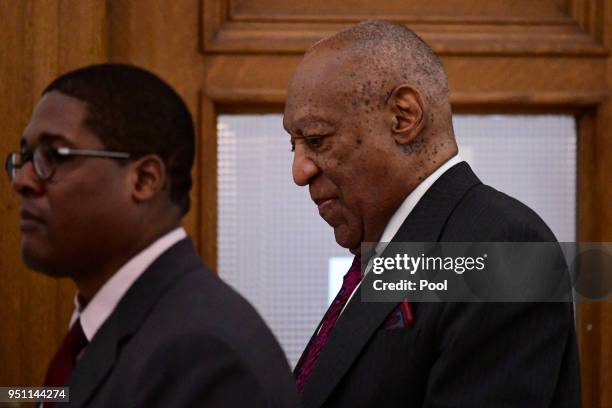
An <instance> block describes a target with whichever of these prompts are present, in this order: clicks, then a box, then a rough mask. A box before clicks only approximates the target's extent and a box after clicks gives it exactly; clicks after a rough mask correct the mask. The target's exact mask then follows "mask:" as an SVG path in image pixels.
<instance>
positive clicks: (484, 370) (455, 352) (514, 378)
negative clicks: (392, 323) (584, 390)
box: [424, 303, 579, 408]
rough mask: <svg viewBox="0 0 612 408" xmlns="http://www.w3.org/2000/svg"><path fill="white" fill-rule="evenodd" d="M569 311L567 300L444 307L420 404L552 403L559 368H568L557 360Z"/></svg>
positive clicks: (565, 340) (562, 351)
mask: <svg viewBox="0 0 612 408" xmlns="http://www.w3.org/2000/svg"><path fill="white" fill-rule="evenodd" d="M571 316H572V311H571V304H568V303H513V304H508V303H457V304H453V303H449V304H447V305H445V309H444V311H443V312H442V315H441V319H440V320H439V335H440V339H439V340H440V342H439V344H440V349H439V350H438V352H439V354H438V357H437V359H436V361H435V363H434V365H433V367H432V369H431V372H430V374H429V381H428V387H427V393H426V398H425V403H424V406H425V407H517V408H518V407H550V406H553V395H554V394H555V387H556V386H558V384H559V383H560V381H559V377H560V375H561V372H562V370H566V369H573V367H562V364H561V362H562V361H564V355H565V354H566V353H567V352H568V348H569V347H572V344H573V343H572V342H571V341H569V339H571V338H572V337H573V336H572V335H571V334H572V333H573V328H572V327H571V326H570V325H571V324H573V322H572V319H571ZM569 354H571V353H569ZM570 386H572V385H571V384H570ZM575 395H579V393H578V392H576V393H575ZM560 403H561V404H562V405H554V406H555V407H556V406H568V407H569V406H572V407H578V406H579V402H578V401H563V402H560Z"/></svg>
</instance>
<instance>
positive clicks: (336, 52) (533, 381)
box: [284, 21, 580, 408]
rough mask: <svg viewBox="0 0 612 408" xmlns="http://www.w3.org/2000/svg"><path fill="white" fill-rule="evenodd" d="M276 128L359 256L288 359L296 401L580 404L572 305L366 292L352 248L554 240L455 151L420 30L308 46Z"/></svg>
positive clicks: (309, 404) (303, 179)
mask: <svg viewBox="0 0 612 408" xmlns="http://www.w3.org/2000/svg"><path fill="white" fill-rule="evenodd" d="M284 126H285V129H286V130H287V132H288V133H289V134H290V135H291V144H292V147H293V150H294V159H293V178H294V181H295V183H297V184H298V185H300V186H308V188H309V190H310V195H311V197H312V199H313V201H314V202H315V204H316V205H317V207H318V210H319V214H320V215H321V217H322V218H323V219H324V220H325V221H326V222H327V223H328V224H329V225H330V226H331V227H333V229H334V235H335V238H336V241H337V242H338V244H340V245H341V246H343V247H345V248H347V249H348V250H350V251H351V253H353V254H354V255H355V262H354V263H353V266H352V267H351V269H350V270H349V272H348V273H347V275H346V276H345V279H344V283H343V286H342V289H341V290H340V292H339V293H338V296H337V297H336V299H335V300H334V302H333V303H332V305H331V306H330V308H329V309H328V311H327V313H326V314H325V316H324V317H323V320H322V322H321V324H320V326H319V327H318V328H317V330H316V331H315V333H314V335H313V337H312V339H311V340H310V342H309V343H308V346H307V347H306V350H305V351H304V353H303V355H302V358H301V359H300V361H299V362H298V364H297V366H296V368H295V372H294V374H295V376H296V381H297V386H298V389H299V391H300V392H301V393H302V399H303V404H304V407H306V408H316V407H374V406H376V407H400V406H401V407H470V408H473V407H502V406H503V407H578V406H579V401H580V392H579V368H578V357H577V346H576V335H575V329H574V324H573V311H572V305H571V304H568V303H541V304H535V303H516V304H502V303H408V302H406V301H404V302H401V303H399V304H391V303H366V302H361V301H360V289H359V281H360V279H361V274H360V268H359V263H360V259H359V256H360V251H361V250H360V245H361V243H362V242H390V241H394V242H410V241H414V242H435V241H442V242H444V241H446V242H457V241H478V242H499V241H526V242H530V241H554V240H555V238H554V236H553V234H552V233H551V231H550V230H549V229H548V228H547V226H546V225H545V224H544V222H543V221H542V220H541V219H540V218H539V217H538V216H537V215H536V214H535V213H534V212H533V211H531V210H530V209H529V208H527V207H526V206H524V205H523V204H521V203H519V202H518V201H516V200H514V199H512V198H510V197H508V196H506V195H504V194H502V193H500V192H498V191H496V190H494V189H493V188H491V187H489V186H486V185H483V184H482V183H481V182H480V181H479V180H478V178H477V177H476V176H475V175H474V173H473V172H472V170H471V169H470V167H469V166H468V165H467V164H466V163H465V162H463V161H462V160H461V159H460V158H459V157H458V156H457V144H456V142H455V137H454V133H453V127H452V117H451V107H450V103H449V89H448V81H447V77H446V74H445V71H444V68H443V67H442V64H441V63H440V61H439V59H438V58H437V57H436V55H435V54H434V53H433V51H432V50H431V49H430V48H429V47H428V46H427V45H426V44H425V43H424V42H423V41H422V40H421V39H420V38H419V37H418V36H416V35H415V34H414V33H413V32H411V31H410V30H408V29H406V28H405V27H402V26H399V25H395V24H391V23H387V22H378V21H369V22H364V23H361V24H358V25H356V26H353V27H351V28H349V29H347V30H345V31H342V32H340V33H338V34H336V35H334V36H332V37H330V38H326V39H324V40H322V41H320V42H319V43H317V44H316V45H315V46H313V47H312V48H311V49H310V50H309V51H308V52H307V53H306V55H305V57H304V60H303V61H302V63H301V64H300V65H299V67H298V68H297V70H296V72H295V74H294V76H293V78H292V80H291V82H290V84H289V88H288V94H287V104H286V106H285V115H284ZM526 148H527V147H526Z"/></svg>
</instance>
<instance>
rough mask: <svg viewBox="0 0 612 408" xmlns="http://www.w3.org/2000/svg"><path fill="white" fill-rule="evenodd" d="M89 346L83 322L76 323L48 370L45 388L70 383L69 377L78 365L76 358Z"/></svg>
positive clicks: (77, 321)
mask: <svg viewBox="0 0 612 408" xmlns="http://www.w3.org/2000/svg"><path fill="white" fill-rule="evenodd" d="M86 345H87V337H85V333H84V332H83V327H82V326H81V320H80V319H77V320H76V322H74V324H73V325H72V327H71V328H70V331H68V334H66V337H64V340H63V341H62V344H61V345H60V347H59V349H58V350H57V352H56V353H55V356H54V357H53V359H52V360H51V364H49V368H48V369H47V376H46V377H45V387H63V386H65V385H66V381H68V376H69V375H70V372H71V371H72V369H73V368H74V366H75V364H76V358H77V356H78V355H79V353H80V352H81V351H82V350H83V349H84V348H85V346H86Z"/></svg>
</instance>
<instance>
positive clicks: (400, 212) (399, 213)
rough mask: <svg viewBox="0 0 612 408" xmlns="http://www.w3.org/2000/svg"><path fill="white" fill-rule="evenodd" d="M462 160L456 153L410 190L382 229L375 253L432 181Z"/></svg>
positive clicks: (414, 205) (392, 235)
mask: <svg viewBox="0 0 612 408" xmlns="http://www.w3.org/2000/svg"><path fill="white" fill-rule="evenodd" d="M462 161H463V159H462V158H461V157H460V156H459V155H458V154H457V155H455V156H453V157H452V158H450V159H449V160H447V161H446V162H445V163H444V164H443V165H441V166H440V167H438V168H437V169H436V171H434V172H433V173H431V174H430V175H429V176H427V178H426V179H425V180H423V181H422V182H421V183H420V184H419V185H418V186H417V187H416V188H415V189H414V190H412V192H411V193H410V194H408V196H407V197H406V198H405V199H404V201H403V202H402V204H401V205H400V206H399V208H398V209H397V210H396V211H395V213H394V214H393V215H392V216H391V218H390V219H389V222H388V223H387V226H386V227H385V229H384V230H383V233H382V235H381V236H380V240H379V241H378V244H377V245H376V249H375V252H376V254H377V255H379V254H381V253H382V252H383V251H384V250H385V248H386V247H387V244H389V242H391V240H392V239H393V237H394V236H395V234H397V231H399V229H400V227H401V226H402V224H403V223H404V220H405V219H406V218H408V216H409V215H410V213H411V212H412V210H414V207H416V205H417V204H418V202H419V201H420V200H421V198H423V196H424V195H425V193H426V192H427V190H429V188H430V187H431V186H432V185H433V183H435V182H436V180H438V179H439V178H440V177H441V176H442V175H443V174H444V173H445V172H446V171H447V170H448V169H450V168H451V167H453V166H454V165H455V164H458V163H460V162H462Z"/></svg>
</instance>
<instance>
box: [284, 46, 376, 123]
mask: <svg viewBox="0 0 612 408" xmlns="http://www.w3.org/2000/svg"><path fill="white" fill-rule="evenodd" d="M367 76H368V73H367V72H365V70H364V67H363V64H360V62H359V60H358V58H356V56H355V55H354V54H353V53H350V52H347V51H343V50H334V49H328V48H321V49H315V50H312V51H310V52H309V53H307V54H306V56H305V57H304V60H303V61H302V62H301V63H300V65H299V66H298V68H297V69H296V71H295V74H294V76H293V78H292V79H291V81H290V82H289V86H288V89H287V102H286V104H285V120H286V121H294V120H299V119H300V117H301V116H304V115H307V114H309V113H312V112H313V111H318V112H320V111H324V112H323V113H328V114H333V113H334V112H335V113H343V112H344V113H346V112H347V109H353V108H356V107H358V106H359V105H362V103H363V101H362V98H363V96H364V95H363V93H364V92H363V91H364V86H367V83H368V78H367ZM371 83H372V81H371V80H370V84H371Z"/></svg>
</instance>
